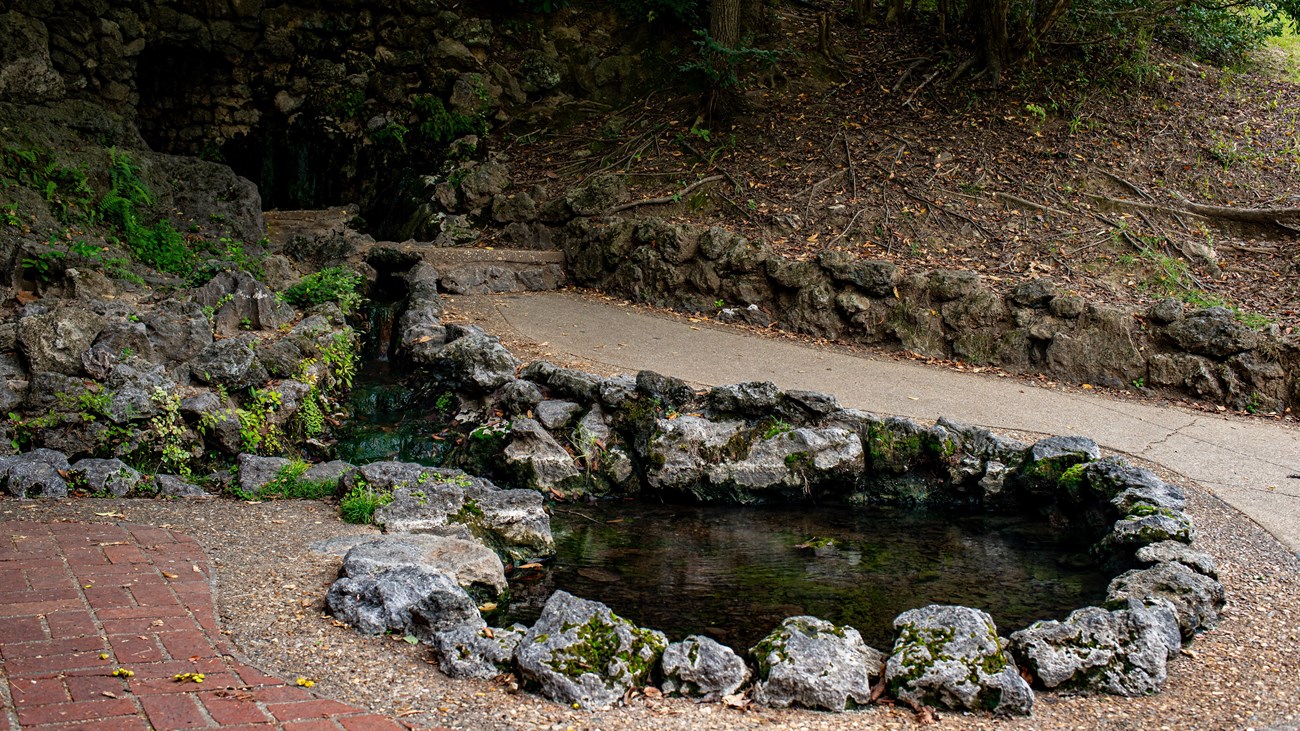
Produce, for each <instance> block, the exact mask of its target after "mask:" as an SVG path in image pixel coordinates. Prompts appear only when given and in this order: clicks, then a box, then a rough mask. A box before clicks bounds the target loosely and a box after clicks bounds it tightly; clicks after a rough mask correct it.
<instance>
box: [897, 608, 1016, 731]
mask: <svg viewBox="0 0 1300 731" xmlns="http://www.w3.org/2000/svg"><path fill="white" fill-rule="evenodd" d="M894 628H895V629H897V630H899V636H898V639H897V640H895V641H894V651H893V654H891V655H890V656H889V662H888V663H887V664H886V667H885V682H886V683H888V685H889V689H890V691H891V692H893V694H894V695H895V696H897V697H898V698H900V699H902V700H904V701H908V702H911V703H924V704H927V705H933V706H938V707H940V708H951V709H954V710H987V711H995V712H998V713H1015V714H1026V715H1027V714H1028V713H1029V711H1030V709H1031V708H1033V705H1034V693H1033V691H1032V690H1030V688H1029V684H1028V683H1026V682H1025V680H1024V678H1021V677H1020V673H1019V671H1018V670H1017V669H1016V664H1015V663H1014V662H1013V661H1012V659H1011V657H1010V656H1009V655H1008V654H1007V652H1006V649H1007V644H1006V641H1005V640H1003V639H1002V638H1000V637H998V633H997V628H996V627H995V626H994V625H993V619H992V618H991V617H989V615H988V614H985V613H984V612H981V611H980V610H978V609H970V608H968V607H955V606H942V605H937V604H932V605H930V606H928V607H922V608H920V609H912V610H909V611H906V612H903V613H902V614H900V615H898V617H897V618H896V619H894Z"/></svg>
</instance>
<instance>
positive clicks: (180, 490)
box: [154, 475, 208, 498]
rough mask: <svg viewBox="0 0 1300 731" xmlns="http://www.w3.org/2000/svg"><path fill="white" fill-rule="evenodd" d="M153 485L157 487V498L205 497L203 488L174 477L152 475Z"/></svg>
mask: <svg viewBox="0 0 1300 731" xmlns="http://www.w3.org/2000/svg"><path fill="white" fill-rule="evenodd" d="M154 484H155V485H157V486H158V496H159V497H180V498H192V497H207V496H208V493H206V492H204V491H203V488H201V487H199V486H198V485H195V484H194V483H192V482H190V481H188V480H185V479H183V478H181V477H177V476H176V475H154Z"/></svg>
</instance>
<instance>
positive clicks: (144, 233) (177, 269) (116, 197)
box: [99, 148, 194, 274]
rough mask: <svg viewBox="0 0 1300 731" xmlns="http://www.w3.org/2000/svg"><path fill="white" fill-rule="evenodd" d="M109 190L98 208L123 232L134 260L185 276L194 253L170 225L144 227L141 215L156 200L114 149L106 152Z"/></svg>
mask: <svg viewBox="0 0 1300 731" xmlns="http://www.w3.org/2000/svg"><path fill="white" fill-rule="evenodd" d="M108 158H109V165H108V177H109V182H110V184H111V185H110V187H109V191H108V193H107V194H106V195H105V196H104V199H103V200H102V201H100V204H99V207H100V210H101V211H102V212H103V214H104V218H105V219H106V220H108V221H110V222H112V223H113V224H115V225H116V226H117V227H118V228H119V230H120V231H121V232H122V235H123V237H124V238H125V243H126V245H127V247H128V248H129V249H131V252H132V253H133V254H135V256H136V258H137V259H139V260H140V261H142V262H144V263H145V264H148V265H149V266H151V267H153V268H155V269H157V270H159V271H162V272H167V273H168V274H188V273H190V272H191V270H192V268H193V264H194V253H193V252H192V251H190V248H189V246H187V245H186V243H185V237H184V236H182V235H181V234H180V233H179V232H178V231H176V229H174V228H172V225H171V222H170V221H168V220H167V219H165V218H162V219H159V220H158V221H157V222H156V223H155V224H154V225H153V226H146V225H145V224H144V212H145V211H147V210H149V209H150V208H152V207H153V205H154V202H155V199H154V196H153V194H152V193H151V192H150V191H149V188H148V186H146V185H145V183H144V181H142V180H141V179H140V170H139V168H138V167H136V165H135V163H134V162H132V161H131V158H130V156H129V155H127V154H126V153H124V152H119V151H118V150H117V149H116V148H112V149H110V150H109V151H108Z"/></svg>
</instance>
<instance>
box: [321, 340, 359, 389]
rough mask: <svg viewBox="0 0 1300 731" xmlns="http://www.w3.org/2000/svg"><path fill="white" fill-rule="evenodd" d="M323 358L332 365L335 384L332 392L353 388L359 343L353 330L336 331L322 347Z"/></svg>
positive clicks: (327, 363)
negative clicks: (353, 334)
mask: <svg viewBox="0 0 1300 731" xmlns="http://www.w3.org/2000/svg"><path fill="white" fill-rule="evenodd" d="M320 356H321V360H323V361H324V362H325V364H326V365H328V366H329V367H330V373H331V374H333V378H334V386H333V388H331V392H332V393H341V392H343V391H347V390H349V389H351V388H352V379H353V378H355V377H356V375H357V360H358V357H359V353H358V352H357V343H356V340H355V338H353V337H352V334H351V332H341V333H334V337H332V338H330V341H329V343H327V344H326V345H325V346H324V347H322V348H321V351H320Z"/></svg>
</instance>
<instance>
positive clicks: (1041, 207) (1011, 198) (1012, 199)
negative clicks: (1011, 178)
mask: <svg viewBox="0 0 1300 731" xmlns="http://www.w3.org/2000/svg"><path fill="white" fill-rule="evenodd" d="M993 196H994V197H996V198H1001V199H1002V200H1004V201H1007V202H1008V203H1015V204H1016V205H1020V206H1025V207H1026V208H1033V209H1034V210H1037V211H1042V212H1044V213H1056V214H1059V215H1062V216H1068V215H1070V214H1069V213H1066V212H1065V211H1062V210H1061V209H1059V208H1052V207H1051V206H1049V205H1045V204H1043V203H1035V202H1033V201H1031V200H1026V199H1024V198H1021V197H1020V196H1016V195H1011V194H1010V193H1003V192H1002V191H998V190H995V191H993Z"/></svg>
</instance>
